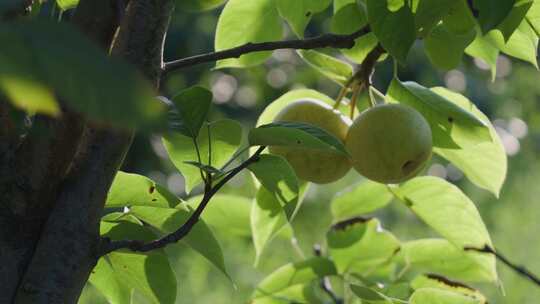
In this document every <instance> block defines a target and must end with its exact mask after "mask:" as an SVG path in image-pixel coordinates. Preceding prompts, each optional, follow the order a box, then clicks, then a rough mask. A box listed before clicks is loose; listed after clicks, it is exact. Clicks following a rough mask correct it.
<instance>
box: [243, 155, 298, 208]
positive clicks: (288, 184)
mask: <svg viewBox="0 0 540 304" xmlns="http://www.w3.org/2000/svg"><path fill="white" fill-rule="evenodd" d="M248 169H249V170H250V171H251V172H253V174H254V175H255V176H256V177H257V179H258V180H259V181H260V182H261V186H262V187H264V188H265V189H266V190H267V191H268V192H269V193H270V194H272V195H273V196H274V198H275V199H276V200H277V201H278V202H279V204H280V206H281V207H282V208H283V209H284V211H285V213H286V215H287V218H292V216H293V214H294V211H295V210H296V206H297V203H298V196H299V190H300V189H299V186H298V179H297V178H296V175H295V173H294V170H293V168H292V167H291V166H290V165H289V163H287V161H286V160H285V159H284V158H282V157H280V156H277V155H269V154H265V155H261V156H260V158H259V160H258V161H257V162H254V163H252V164H250V165H249V166H248Z"/></svg>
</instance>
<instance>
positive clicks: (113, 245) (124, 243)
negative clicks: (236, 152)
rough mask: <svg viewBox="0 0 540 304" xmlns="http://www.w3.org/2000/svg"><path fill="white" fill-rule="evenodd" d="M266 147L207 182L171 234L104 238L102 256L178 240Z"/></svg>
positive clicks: (155, 246)
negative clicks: (213, 181)
mask: <svg viewBox="0 0 540 304" xmlns="http://www.w3.org/2000/svg"><path fill="white" fill-rule="evenodd" d="M265 148H266V147H265V146H261V147H259V148H258V149H257V151H256V152H255V153H254V154H253V155H252V156H251V157H250V158H248V159H247V160H246V161H244V162H243V163H242V164H240V165H238V167H236V168H234V169H233V170H232V171H231V172H230V173H229V174H227V175H226V176H225V177H224V178H223V179H222V180H220V181H219V182H218V183H217V184H215V185H214V186H211V185H210V184H207V185H206V188H205V192H204V195H203V198H202V200H201V203H200V204H199V206H197V209H195V211H194V212H193V213H192V214H191V216H190V217H189V218H188V220H187V221H186V222H185V223H184V224H183V225H182V226H181V227H180V228H178V229H177V230H176V231H174V232H172V233H170V234H167V235H165V236H164V237H162V238H160V239H157V240H154V241H150V242H148V243H144V242H142V241H139V240H119V241H110V240H109V239H104V244H103V248H102V250H101V252H100V256H103V255H105V254H107V253H110V252H113V251H116V250H119V249H129V250H131V251H136V252H147V251H151V250H155V249H159V248H163V247H165V246H167V245H169V244H172V243H176V242H178V241H179V240H181V239H182V238H183V237H185V236H186V235H187V234H188V233H189V232H190V231H191V229H192V228H193V226H195V224H197V222H198V221H199V218H200V216H201V214H202V212H203V211H204V209H205V208H206V206H207V205H208V203H209V202H210V200H211V199H212V197H213V196H214V195H215V194H216V193H217V192H218V191H219V189H221V188H222V187H223V186H224V185H225V184H226V183H227V182H228V181H229V180H231V179H232V178H233V177H234V176H236V175H237V174H238V173H239V172H240V171H242V170H243V169H245V168H246V167H248V166H249V165H250V164H252V163H254V162H256V161H258V160H259V156H260V154H261V153H262V152H263V150H264V149H265Z"/></svg>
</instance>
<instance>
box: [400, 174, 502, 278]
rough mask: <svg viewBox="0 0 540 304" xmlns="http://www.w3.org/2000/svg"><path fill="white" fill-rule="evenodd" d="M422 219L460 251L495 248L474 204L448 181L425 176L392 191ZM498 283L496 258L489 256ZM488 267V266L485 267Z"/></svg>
mask: <svg viewBox="0 0 540 304" xmlns="http://www.w3.org/2000/svg"><path fill="white" fill-rule="evenodd" d="M392 191H393V192H394V193H395V195H396V197H397V198H398V199H400V200H401V201H403V202H404V203H405V205H407V206H408V207H409V208H410V209H411V210H412V211H413V212H414V214H416V215H417V216H418V217H419V218H420V219H422V220H423V221H424V222H425V223H426V224H427V225H429V226H430V227H431V228H433V229H434V230H435V231H437V232H438V233H439V234H440V235H442V236H443V237H444V238H446V239H447V240H448V241H450V242H451V243H452V244H453V245H455V246H456V247H458V248H461V249H465V248H468V247H474V248H483V247H484V246H486V245H487V246H492V244H491V238H490V236H489V233H488V231H487V228H486V226H485V225H484V222H483V221H482V218H481V217H480V214H479V213H478V210H477V209H476V207H475V206H474V203H473V202H472V201H471V200H470V199H469V198H468V197H467V196H466V195H465V194H463V192H461V190H460V189H459V188H458V187H456V186H454V185H452V184H450V183H448V182H447V181H445V180H443V179H440V178H437V177H432V176H424V177H417V178H414V179H411V180H409V181H408V182H406V183H404V184H402V185H400V186H399V187H395V188H392ZM489 259H490V263H491V266H490V267H489V270H491V271H492V278H493V280H496V278H497V274H496V271H495V258H494V257H493V256H489ZM486 264H487V263H486Z"/></svg>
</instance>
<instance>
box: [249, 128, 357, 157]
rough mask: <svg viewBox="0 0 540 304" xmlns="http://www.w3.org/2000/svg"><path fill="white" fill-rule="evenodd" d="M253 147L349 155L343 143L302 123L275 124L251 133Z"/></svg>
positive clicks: (322, 130) (325, 132)
mask: <svg viewBox="0 0 540 304" xmlns="http://www.w3.org/2000/svg"><path fill="white" fill-rule="evenodd" d="M248 141H249V144H250V145H252V146H290V147H298V148H309V149H321V150H329V151H333V152H336V153H342V154H345V155H347V151H346V150H345V147H344V145H343V143H342V142H341V141H340V140H339V139H337V138H336V137H335V136H334V135H332V134H330V133H328V132H327V131H326V130H324V129H321V128H319V127H316V126H314V125H310V124H306V123H300V122H274V123H270V124H266V125H262V126H259V127H257V128H255V129H251V130H250V131H249V136H248Z"/></svg>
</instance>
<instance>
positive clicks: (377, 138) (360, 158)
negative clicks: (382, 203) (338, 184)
mask: <svg viewBox="0 0 540 304" xmlns="http://www.w3.org/2000/svg"><path fill="white" fill-rule="evenodd" d="M345 146H346V148H347V152H349V154H350V155H351V159H352V165H353V167H354V168H355V169H356V171H358V173H360V174H361V175H363V176H365V177H367V178H368V179H371V180H373V181H376V182H379V183H383V184H396V183H400V182H404V181H406V180H408V179H410V178H412V177H414V176H415V175H417V174H418V173H419V172H420V171H421V170H422V169H423V168H424V166H425V165H426V163H427V162H428V161H429V159H430V158H431V150H432V138H431V128H430V126H429V124H428V122H427V121H426V119H425V118H424V117H423V116H422V115H421V114H420V113H419V112H418V111H416V110H415V109H413V108H411V107H409V106H405V105H400V104H383V105H378V106H375V107H373V108H370V109H368V110H366V111H364V112H362V113H361V114H360V115H359V116H358V117H357V118H356V119H355V120H354V122H353V124H352V125H351V127H350V128H349V133H348V134H347V138H346V140H345Z"/></svg>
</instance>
